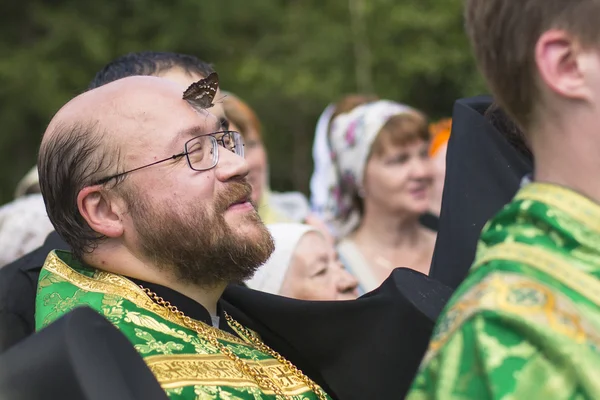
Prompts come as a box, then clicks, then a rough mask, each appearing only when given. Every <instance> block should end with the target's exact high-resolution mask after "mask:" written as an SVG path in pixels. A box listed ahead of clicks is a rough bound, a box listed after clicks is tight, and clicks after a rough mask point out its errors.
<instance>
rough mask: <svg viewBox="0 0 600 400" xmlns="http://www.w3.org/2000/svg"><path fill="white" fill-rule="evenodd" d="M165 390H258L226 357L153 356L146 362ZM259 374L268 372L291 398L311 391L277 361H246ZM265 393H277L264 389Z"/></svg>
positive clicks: (203, 355)
mask: <svg viewBox="0 0 600 400" xmlns="http://www.w3.org/2000/svg"><path fill="white" fill-rule="evenodd" d="M144 360H145V361H146V363H147V364H148V367H150V370H151V371H152V373H153V374H154V376H156V378H157V380H158V382H159V383H160V384H161V386H162V387H163V388H164V389H169V388H174V387H180V386H191V385H202V386H230V387H235V388H239V387H251V388H258V385H257V384H256V382H255V380H254V379H252V377H251V376H249V375H246V374H244V373H242V372H241V371H240V370H239V369H238V368H237V367H236V366H235V363H234V362H233V361H232V360H230V359H229V358H228V357H226V356H225V355H222V354H196V355H172V356H150V357H146V358H145V359H144ZM245 362H246V363H248V364H249V365H250V366H251V367H252V368H255V369H256V371H264V373H266V374H267V375H268V377H269V378H270V379H272V380H274V381H275V382H277V384H278V385H279V387H280V388H281V390H282V391H283V392H284V393H285V394H286V395H288V396H294V395H299V394H302V393H305V392H307V391H310V388H309V387H308V386H306V384H305V383H304V382H303V381H302V380H301V379H299V378H298V377H297V376H295V375H294V374H292V373H291V372H290V371H287V370H286V369H285V368H283V366H282V365H281V364H280V363H279V362H278V361H277V360H275V359H266V360H262V361H250V360H245ZM262 392H263V393H265V394H270V395H273V394H275V393H274V392H272V391H269V390H268V389H264V388H262Z"/></svg>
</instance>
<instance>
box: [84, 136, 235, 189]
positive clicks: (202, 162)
mask: <svg viewBox="0 0 600 400" xmlns="http://www.w3.org/2000/svg"><path fill="white" fill-rule="evenodd" d="M219 144H220V145H221V146H223V147H224V148H226V149H227V150H229V151H231V152H233V153H235V154H237V155H238V156H240V157H244V142H243V139H242V135H241V134H240V133H239V132H235V131H220V132H213V133H207V134H204V135H200V136H196V137H195V138H193V139H190V140H188V141H187V142H185V146H184V152H183V153H179V154H174V155H172V156H171V157H168V158H165V159H164V160H160V161H155V162H153V163H151V164H148V165H143V166H141V167H137V168H134V169H130V170H129V171H125V172H121V173H119V174H115V175H111V176H107V177H106V178H102V179H99V180H97V181H95V182H93V183H92V185H103V184H105V183H106V182H108V181H110V180H111V179H115V178H119V177H121V176H124V175H126V174H129V173H131V172H134V171H138V170H140V169H143V168H146V167H151V166H152V165H156V164H160V163H163V162H165V161H169V160H176V159H178V158H181V157H183V156H185V157H186V158H187V162H188V166H189V167H190V168H191V169H193V170H194V171H206V170H209V169H211V168H214V166H215V165H217V163H218V162H219Z"/></svg>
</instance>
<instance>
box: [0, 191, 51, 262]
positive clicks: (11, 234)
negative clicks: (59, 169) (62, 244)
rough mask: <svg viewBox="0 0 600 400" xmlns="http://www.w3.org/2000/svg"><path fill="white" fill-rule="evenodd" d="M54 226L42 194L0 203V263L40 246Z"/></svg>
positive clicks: (14, 258)
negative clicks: (0, 205) (1, 204)
mask: <svg viewBox="0 0 600 400" xmlns="http://www.w3.org/2000/svg"><path fill="white" fill-rule="evenodd" d="M53 230H54V227H53V226H52V223H51V222H50V219H49V218H48V214H46V206H45V205H44V199H43V198H42V195H41V194H30V195H27V196H22V197H19V198H18V199H16V200H13V201H12V202H10V203H8V204H5V205H3V206H2V207H0V244H2V246H1V249H2V251H1V252H0V267H2V266H4V265H6V264H8V263H10V262H12V261H14V260H16V259H17V258H19V257H21V256H23V255H25V254H27V253H29V252H30V251H32V250H35V249H36V248H38V247H39V246H41V245H42V244H43V243H44V241H45V240H46V236H48V234H50V232H52V231H53Z"/></svg>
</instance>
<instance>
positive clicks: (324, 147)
mask: <svg viewBox="0 0 600 400" xmlns="http://www.w3.org/2000/svg"><path fill="white" fill-rule="evenodd" d="M334 111H335V104H330V105H328V106H327V108H325V111H323V113H322V114H321V116H320V117H319V121H318V122H317V129H316V131H315V142H314V144H313V151H312V153H313V161H314V164H315V170H314V172H313V174H312V176H311V178H310V206H311V209H312V212H313V213H315V214H316V215H317V216H318V217H322V215H323V210H324V209H325V206H326V205H327V198H328V197H329V192H328V191H327V189H328V188H327V184H328V180H329V176H328V174H329V170H330V169H331V150H330V149H329V143H328V140H329V139H328V138H327V133H328V132H329V121H330V120H331V116H332V115H333V113H334Z"/></svg>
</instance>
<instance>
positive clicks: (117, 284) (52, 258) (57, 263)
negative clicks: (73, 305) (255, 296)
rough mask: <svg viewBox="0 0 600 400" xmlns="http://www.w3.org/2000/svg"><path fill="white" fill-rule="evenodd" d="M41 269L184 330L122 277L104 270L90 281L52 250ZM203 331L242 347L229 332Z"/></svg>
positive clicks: (176, 319) (211, 329) (175, 320)
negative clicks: (113, 297) (108, 295)
mask: <svg viewBox="0 0 600 400" xmlns="http://www.w3.org/2000/svg"><path fill="white" fill-rule="evenodd" d="M44 268H45V269H46V270H48V271H49V272H51V273H53V274H56V275H58V276H59V277H61V278H63V279H65V280H67V281H68V282H70V283H72V284H73V285H75V286H77V287H78V288H80V289H83V290H85V291H88V292H94V293H104V294H112V295H117V296H120V297H123V298H124V299H126V300H128V301H130V302H132V303H133V304H135V305H136V306H138V307H140V308H143V309H145V310H146V311H149V312H151V313H153V314H156V315H158V316H160V317H161V318H163V319H165V320H167V321H169V322H171V323H173V324H176V325H178V326H181V327H183V328H186V327H185V326H184V325H182V323H181V322H180V321H179V319H178V318H176V317H175V316H174V315H172V314H171V313H170V312H169V311H168V310H166V309H165V308H163V307H160V306H159V305H157V304H156V303H154V302H153V301H152V300H151V299H150V298H149V297H148V296H147V295H146V293H145V292H144V291H143V290H142V289H141V288H140V287H138V286H137V285H136V284H135V283H133V282H131V281H130V280H128V279H126V278H124V277H122V276H119V275H116V274H111V273H108V272H104V271H97V272H96V273H95V274H94V277H93V278H91V277H88V276H85V275H83V274H80V273H79V272H77V271H75V270H74V269H73V268H71V267H69V266H68V265H67V264H66V263H65V262H64V261H62V260H61V259H60V258H59V257H58V256H57V255H56V253H55V252H54V251H53V252H51V253H50V254H48V257H47V258H46V262H45V263H44ZM198 323H201V322H198ZM165 326H166V325H165ZM186 329H187V328H186ZM206 329H208V330H210V332H211V333H212V334H213V335H214V336H216V337H217V338H218V339H220V340H225V341H228V342H232V343H239V344H244V342H243V341H242V340H241V339H238V338H237V337H235V336H233V335H232V334H230V333H228V332H225V331H222V330H220V329H217V328H214V327H212V326H210V325H207V326H206Z"/></svg>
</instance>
